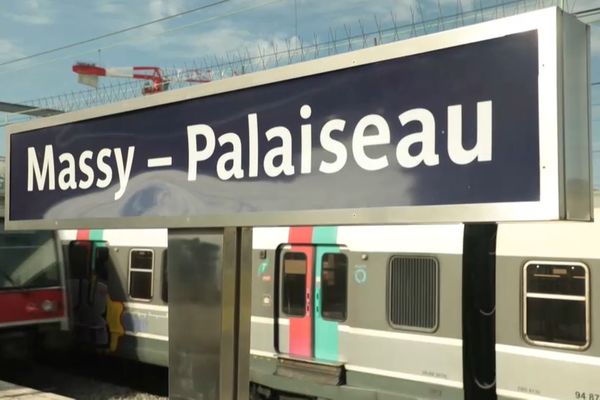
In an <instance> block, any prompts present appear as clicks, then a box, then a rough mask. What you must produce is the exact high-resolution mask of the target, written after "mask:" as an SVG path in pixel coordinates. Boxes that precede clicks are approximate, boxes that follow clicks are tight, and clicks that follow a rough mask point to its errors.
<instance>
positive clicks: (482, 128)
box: [448, 100, 492, 165]
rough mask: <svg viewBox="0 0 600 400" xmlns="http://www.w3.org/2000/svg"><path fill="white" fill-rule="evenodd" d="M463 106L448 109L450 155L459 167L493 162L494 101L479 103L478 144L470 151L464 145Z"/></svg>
mask: <svg viewBox="0 0 600 400" xmlns="http://www.w3.org/2000/svg"><path fill="white" fill-rule="evenodd" d="M462 135H463V133H462V106H461V105H460V104H459V105H453V106H449V107H448V155H449V156H450V159H451V160H452V161H453V162H455V163H456V164H459V165H465V164H469V163H470V162H472V161H473V160H475V159H477V161H479V162H483V161H491V160H492V101H491V100H488V101H480V102H478V103H477V142H476V143H475V146H473V148H472V149H470V150H465V148H464V147H463V144H462Z"/></svg>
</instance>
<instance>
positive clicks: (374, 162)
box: [352, 114, 390, 171]
mask: <svg viewBox="0 0 600 400" xmlns="http://www.w3.org/2000/svg"><path fill="white" fill-rule="evenodd" d="M370 127H374V128H375V132H372V131H373V129H369V128H370ZM367 131H369V132H368V133H369V134H368V135H365V133H367ZM371 132H372V133H371ZM389 143H390V127H389V126H388V124H387V122H386V120H385V118H383V117H382V116H381V115H378V114H369V115H366V116H364V117H362V118H361V120H360V121H358V123H357V124H356V127H355V128H354V135H353V136H352V153H353V154H354V160H355V161H356V163H357V164H358V165H359V166H360V167H361V168H362V169H366V170H367V171H376V170H379V169H383V168H385V167H387V166H388V165H389V163H388V159H387V156H386V155H382V156H381V157H377V158H370V157H369V156H367V154H366V153H365V147H367V146H376V145H379V144H389Z"/></svg>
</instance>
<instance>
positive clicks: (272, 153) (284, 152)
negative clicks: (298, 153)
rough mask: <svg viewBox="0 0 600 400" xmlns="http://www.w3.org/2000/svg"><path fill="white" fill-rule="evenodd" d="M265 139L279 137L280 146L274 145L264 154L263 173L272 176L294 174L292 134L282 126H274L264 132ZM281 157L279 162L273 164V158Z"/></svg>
mask: <svg viewBox="0 0 600 400" xmlns="http://www.w3.org/2000/svg"><path fill="white" fill-rule="evenodd" d="M265 136H266V137H267V140H269V141H271V140H272V139H274V138H276V137H278V138H280V139H281V146H279V147H274V148H272V149H271V150H269V151H268V152H267V154H265V159H264V160H263V168H264V169H265V173H266V174H267V175H268V176H270V177H271V178H274V177H276V176H279V175H280V174H281V173H283V174H285V175H288V176H289V175H294V165H293V164H292V134H291V133H290V131H289V130H288V129H287V128H286V127H284V126H275V127H273V128H271V129H269V130H268V131H267V132H265ZM277 157H281V163H280V164H279V165H277V166H276V165H275V163H274V161H275V158H277Z"/></svg>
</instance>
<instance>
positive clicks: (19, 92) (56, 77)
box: [0, 0, 600, 187]
mask: <svg viewBox="0 0 600 400" xmlns="http://www.w3.org/2000/svg"><path fill="white" fill-rule="evenodd" d="M503 3H504V5H503ZM529 3H530V4H533V3H537V4H540V5H541V4H542V3H544V4H546V5H551V4H553V3H555V2H554V1H553V0H547V1H545V2H544V1H540V0H537V1H530V2H529ZM564 3H565V4H564V5H565V8H566V9H567V10H569V11H575V12H576V11H581V10H586V9H590V8H593V7H597V6H598V1H597V0H571V1H567V0H565V1H564ZM514 5H515V2H514V1H512V0H439V1H438V0H328V1H323V0H128V1H126V0H88V1H80V0H20V1H8V0H0V102H17V103H23V102H28V101H31V100H34V99H40V98H45V97H48V96H55V95H64V96H65V97H69V96H71V97H75V96H76V95H73V94H72V93H76V92H79V91H81V90H84V89H86V87H84V86H82V85H81V84H79V83H77V76H76V75H75V74H74V73H73V72H72V71H71V67H72V65H73V64H75V63H77V62H90V63H96V64H98V65H102V66H105V67H123V66H146V65H149V66H158V67H161V68H169V67H178V68H185V67H189V66H192V65H212V64H215V63H216V62H218V61H215V60H221V61H222V60H225V59H227V58H228V57H235V55H236V54H248V55H252V56H257V55H260V54H262V53H264V52H269V51H273V49H277V50H278V51H281V50H283V49H285V48H286V46H290V44H294V45H297V44H298V43H300V42H302V43H313V42H314V41H318V42H321V43H322V42H325V41H327V40H330V39H331V38H335V39H337V40H343V39H344V38H346V37H347V36H349V35H350V36H354V35H357V34H359V33H360V32H361V31H364V32H377V29H378V26H379V27H380V28H389V27H393V26H394V24H396V26H405V25H407V24H410V22H411V21H412V20H416V21H417V22H418V21H420V20H422V19H423V20H435V19H436V18H439V17H440V16H449V15H454V14H456V12H457V11H458V10H459V9H462V10H463V11H465V12H469V11H472V10H474V9H478V8H481V7H483V8H487V7H491V6H497V7H498V9H501V8H503V7H508V8H510V7H514ZM198 8H201V9H199V10H197V11H194V12H189V13H187V14H185V15H182V16H180V17H177V18H170V19H166V20H164V21H162V22H158V23H152V24H149V25H146V26H144V27H141V28H139V29H131V30H128V31H126V32H122V33H119V34H112V33H114V32H117V31H121V30H126V29H127V28H131V27H133V26H136V25H140V24H145V23H148V22H150V21H155V20H158V19H161V18H165V17H168V16H171V15H174V14H178V13H182V12H185V11H187V10H193V9H198ZM103 35H109V36H107V37H105V38H103V39H100V40H94V38H97V37H99V36H103ZM369 40H371V38H369ZM77 42H85V43H81V44H77V45H73V44H75V43H77ZM71 45H72V46H71ZM60 47H65V48H64V49H62V50H60V51H52V52H50V53H48V54H45V55H41V56H35V57H31V58H27V59H24V60H21V61H15V60H18V59H20V58H24V57H27V56H31V55H35V54H37V53H40V52H45V51H49V50H53V49H56V48H60ZM591 49H592V55H593V59H592V77H591V80H592V82H597V81H600V23H595V24H593V25H592V41H591ZM2 64H4V65H2ZM109 81H110V80H109ZM595 103H599V104H598V105H596V104H595ZM592 104H593V106H592V109H593V116H592V125H593V132H594V135H593V137H594V149H598V150H599V151H600V86H599V87H598V89H596V86H594V87H593V90H592ZM13 118H14V117H13V116H10V117H9V116H6V115H2V114H0V125H3V124H4V123H5V122H7V121H10V122H13ZM4 153H5V140H4V131H3V128H0V155H2V154H4ZM595 154H597V156H595V159H596V161H597V162H598V163H597V164H598V165H596V166H595V170H597V171H598V172H599V173H596V174H595V175H596V176H597V178H596V181H597V182H598V184H597V186H599V187H600V153H595Z"/></svg>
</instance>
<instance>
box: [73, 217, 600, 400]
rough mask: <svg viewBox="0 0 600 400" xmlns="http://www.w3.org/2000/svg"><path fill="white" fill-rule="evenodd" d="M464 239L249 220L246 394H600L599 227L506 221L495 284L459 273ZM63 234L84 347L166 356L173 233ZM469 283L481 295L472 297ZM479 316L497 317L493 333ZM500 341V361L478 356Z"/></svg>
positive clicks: (460, 230)
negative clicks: (599, 335) (471, 300)
mask: <svg viewBox="0 0 600 400" xmlns="http://www.w3.org/2000/svg"><path fill="white" fill-rule="evenodd" d="M464 234H465V228H464V226H463V225H461V224H453V225H436V226H427V225H422V226H355V227H331V226H330V227H292V228H290V227H276V228H255V229H254V230H253V254H252V268H253V270H252V277H253V278H252V279H253V281H252V297H253V298H252V308H251V310H252V312H251V359H250V361H251V362H250V378H251V388H252V395H253V398H255V399H276V398H278V397H279V396H280V395H282V394H283V395H284V396H288V398H289V397H290V396H295V397H296V398H303V397H305V398H324V399H374V398H386V399H406V398H409V399H413V398H419V399H463V398H465V387H466V385H472V384H475V385H477V386H478V387H479V389H480V390H482V391H485V392H486V393H488V394H489V393H492V394H494V393H496V394H497V396H498V398H499V399H503V400H508V399H513V400H516V399H532V400H545V399H560V400H562V399H575V400H579V399H586V400H587V399H590V398H592V399H593V398H595V397H594V396H596V397H599V398H600V394H599V393H598V392H599V391H600V389H599V385H598V383H597V376H599V373H600V350H599V344H598V343H597V342H596V340H595V335H596V332H599V331H600V321H597V319H596V318H594V310H597V309H598V308H600V303H599V302H600V299H598V298H596V297H595V296H594V295H593V292H594V291H595V287H597V286H598V284H597V282H596V281H595V280H594V279H595V278H594V276H595V275H596V272H597V271H599V270H600V253H598V246H596V244H595V238H596V237H600V223H599V222H594V223H575V222H547V223H545V222H544V223H502V224H499V225H498V231H497V241H496V242H497V245H496V256H495V263H496V269H495V279H492V280H491V281H490V282H484V281H478V280H476V279H475V280H473V279H466V278H467V277H466V275H465V273H472V271H471V272H469V271H468V269H465V266H464V265H463V256H462V253H463V245H464V243H463V240H464ZM61 238H62V240H63V248H64V250H65V254H67V257H66V258H67V259H68V261H69V271H70V272H69V280H68V281H69V286H68V287H69V292H70V293H71V297H70V299H71V301H70V303H71V305H72V313H73V317H74V323H75V326H76V332H77V335H78V336H79V338H80V341H82V342H86V343H87V344H88V345H91V346H92V347H94V348H97V349H99V350H101V351H104V352H109V353H110V352H112V353H113V354H115V355H117V356H124V357H129V358H134V359H138V360H140V361H144V362H150V363H155V364H160V365H168V291H167V278H168V276H167V272H168V271H167V264H166V260H167V257H166V251H167V249H166V248H167V231H166V230H105V231H64V232H61ZM492 256H493V254H492ZM77 264H80V265H79V266H76V265H77ZM199 267H200V266H199ZM465 271H467V272H465ZM494 280H495V282H494ZM74 289H76V290H75V291H74ZM468 293H471V295H472V294H473V293H483V294H484V295H486V296H487V297H486V301H488V303H486V301H483V302H481V304H474V305H473V307H465V301H463V297H464V296H466V295H467V294H468ZM84 299H85V301H84ZM86 302H87V303H86ZM77 304H83V306H82V305H80V306H79V308H78V306H77ZM467 304H468V302H467ZM469 310H471V311H469ZM473 310H474V311H473ZM470 312H474V313H475V314H479V315H483V316H484V317H486V318H491V319H493V318H494V316H495V318H496V328H495V330H493V329H492V330H486V329H484V328H482V327H481V326H479V325H477V326H475V325H472V322H473V319H472V318H471V317H472V316H469V313H470ZM482 326H483V325H482ZM488 326H489V325H488ZM466 329H470V330H471V331H473V332H475V335H474V337H475V340H477V343H469V342H472V341H473V338H471V339H468V340H467V339H466V336H465V332H466ZM494 343H495V360H494V353H493V351H492V356H491V358H490V357H488V355H487V354H486V353H485V351H478V350H477V349H483V350H485V349H488V350H489V349H492V350H493V349H494ZM478 346H479V347H478ZM467 362H469V363H471V364H473V365H474V366H475V368H471V369H468V368H465V364H467ZM494 367H495V373H494ZM597 395H598V396H597ZM282 398H283V397H282Z"/></svg>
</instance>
